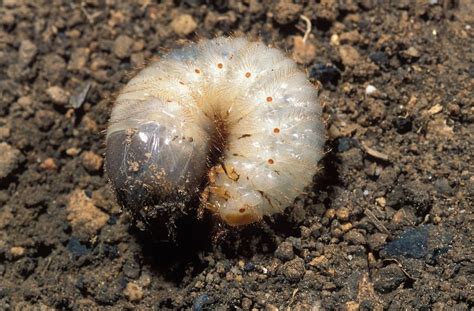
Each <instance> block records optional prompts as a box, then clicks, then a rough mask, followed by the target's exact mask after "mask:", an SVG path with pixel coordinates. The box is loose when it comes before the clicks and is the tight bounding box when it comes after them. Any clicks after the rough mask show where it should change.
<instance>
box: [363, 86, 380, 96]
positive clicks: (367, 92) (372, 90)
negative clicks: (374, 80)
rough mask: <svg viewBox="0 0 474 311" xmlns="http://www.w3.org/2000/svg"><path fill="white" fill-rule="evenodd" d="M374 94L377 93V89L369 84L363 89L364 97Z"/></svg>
mask: <svg viewBox="0 0 474 311" xmlns="http://www.w3.org/2000/svg"><path fill="white" fill-rule="evenodd" d="M375 92H377V88H376V87H375V86H373V85H371V84H369V85H367V87H366V88H365V95H369V96H370V95H372V94H374V93H375Z"/></svg>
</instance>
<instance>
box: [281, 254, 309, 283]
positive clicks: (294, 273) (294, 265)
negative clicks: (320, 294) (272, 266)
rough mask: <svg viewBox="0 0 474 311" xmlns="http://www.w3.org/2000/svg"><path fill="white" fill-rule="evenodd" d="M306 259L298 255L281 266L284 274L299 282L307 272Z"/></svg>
mask: <svg viewBox="0 0 474 311" xmlns="http://www.w3.org/2000/svg"><path fill="white" fill-rule="evenodd" d="M305 271H306V270H305V267H304V260H303V259H301V258H299V257H296V258H295V259H293V260H291V261H288V262H286V263H285V264H283V266H282V267H281V272H282V274H283V275H284V276H285V277H286V278H287V279H288V280H289V281H291V282H298V281H299V280H301V279H302V278H303V276H304V274H305Z"/></svg>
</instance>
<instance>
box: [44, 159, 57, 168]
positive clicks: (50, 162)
mask: <svg viewBox="0 0 474 311" xmlns="http://www.w3.org/2000/svg"><path fill="white" fill-rule="evenodd" d="M40 168H42V169H44V170H47V171H55V170H56V169H57V165H56V161H54V159H53V158H47V159H45V160H44V161H43V162H41V164H40Z"/></svg>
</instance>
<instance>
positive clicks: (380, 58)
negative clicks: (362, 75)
mask: <svg viewBox="0 0 474 311" xmlns="http://www.w3.org/2000/svg"><path fill="white" fill-rule="evenodd" d="M369 58H370V60H371V61H373V62H374V63H376V64H377V65H379V66H386V65H387V64H388V56H387V54H385V53H384V52H380V51H379V52H374V53H371V54H370V55H369Z"/></svg>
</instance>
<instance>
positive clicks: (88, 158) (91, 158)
mask: <svg viewBox="0 0 474 311" xmlns="http://www.w3.org/2000/svg"><path fill="white" fill-rule="evenodd" d="M103 163H104V159H103V158H102V157H101V156H100V155H98V154H96V153H94V152H92V151H85V152H84V153H82V165H83V166H84V168H85V169H86V170H87V171H88V172H89V173H96V172H98V171H99V170H100V169H101V168H102V164H103Z"/></svg>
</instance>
